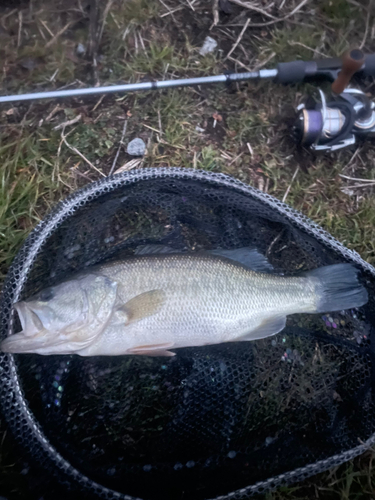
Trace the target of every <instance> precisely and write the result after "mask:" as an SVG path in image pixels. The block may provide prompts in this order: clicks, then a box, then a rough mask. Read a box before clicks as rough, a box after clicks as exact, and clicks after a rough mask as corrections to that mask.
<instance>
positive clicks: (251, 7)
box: [229, 0, 277, 19]
mask: <svg viewBox="0 0 375 500" xmlns="http://www.w3.org/2000/svg"><path fill="white" fill-rule="evenodd" d="M229 1H230V2H232V3H235V4H236V5H239V6H240V7H245V9H249V10H254V11H255V12H259V14H262V15H263V16H265V17H269V18H271V19H277V18H276V17H275V16H273V15H272V14H269V13H268V12H267V11H265V10H264V9H261V8H260V7H257V6H256V5H254V4H253V3H250V2H242V1H241V0H229Z"/></svg>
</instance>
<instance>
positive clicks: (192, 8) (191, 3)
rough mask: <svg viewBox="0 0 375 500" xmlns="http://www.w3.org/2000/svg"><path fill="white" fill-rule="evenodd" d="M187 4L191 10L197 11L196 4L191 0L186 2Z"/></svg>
mask: <svg viewBox="0 0 375 500" xmlns="http://www.w3.org/2000/svg"><path fill="white" fill-rule="evenodd" d="M186 2H187V3H188V5H189V7H190V8H191V10H193V11H195V9H194V2H190V1H189V0H186Z"/></svg>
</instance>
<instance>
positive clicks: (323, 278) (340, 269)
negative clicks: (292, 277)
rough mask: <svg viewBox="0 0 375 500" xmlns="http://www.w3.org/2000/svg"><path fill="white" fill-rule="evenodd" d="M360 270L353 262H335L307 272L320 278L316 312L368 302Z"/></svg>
mask: <svg viewBox="0 0 375 500" xmlns="http://www.w3.org/2000/svg"><path fill="white" fill-rule="evenodd" d="M358 272H359V271H358V270H357V269H356V268H355V267H354V266H352V265H351V264H334V265H332V266H326V267H321V268H319V269H314V270H313V271H309V272H307V273H306V274H305V276H306V277H308V278H314V281H315V280H316V279H318V281H319V284H318V287H317V289H316V292H317V294H318V298H319V300H318V303H317V308H316V312H327V311H341V310H344V309H351V308H353V307H360V306H363V305H364V304H366V302H367V300H368V295H367V291H366V289H365V288H364V287H363V285H361V284H360V283H359V281H358Z"/></svg>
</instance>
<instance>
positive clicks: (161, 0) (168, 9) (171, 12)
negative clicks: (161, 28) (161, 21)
mask: <svg viewBox="0 0 375 500" xmlns="http://www.w3.org/2000/svg"><path fill="white" fill-rule="evenodd" d="M159 1H160V3H161V4H162V5H163V6H164V7H165V8H166V9H167V11H168V12H167V13H166V14H163V15H161V16H160V17H165V16H168V15H169V14H170V15H171V16H172V18H173V20H174V21H176V18H175V17H174V15H173V13H174V12H177V11H178V10H182V9H183V8H184V7H183V6H181V7H177V9H174V10H171V9H170V8H169V7H168V5H166V4H165V3H164V2H163V0H159Z"/></svg>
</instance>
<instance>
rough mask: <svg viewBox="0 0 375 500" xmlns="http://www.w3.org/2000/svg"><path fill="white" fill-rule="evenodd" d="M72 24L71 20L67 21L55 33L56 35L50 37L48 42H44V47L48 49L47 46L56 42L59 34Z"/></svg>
mask: <svg viewBox="0 0 375 500" xmlns="http://www.w3.org/2000/svg"><path fill="white" fill-rule="evenodd" d="M72 24H73V21H69V22H68V23H67V24H66V25H65V26H64V27H63V28H61V30H60V31H58V32H57V33H56V35H55V36H54V37H53V38H51V40H50V41H49V42H47V43H46V46H45V48H46V49H48V47H50V46H51V45H52V44H54V43H55V42H56V40H57V39H58V38H59V36H61V35H62V34H63V33H65V31H66V30H67V29H68V28H69V27H70V26H71V25H72Z"/></svg>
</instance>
